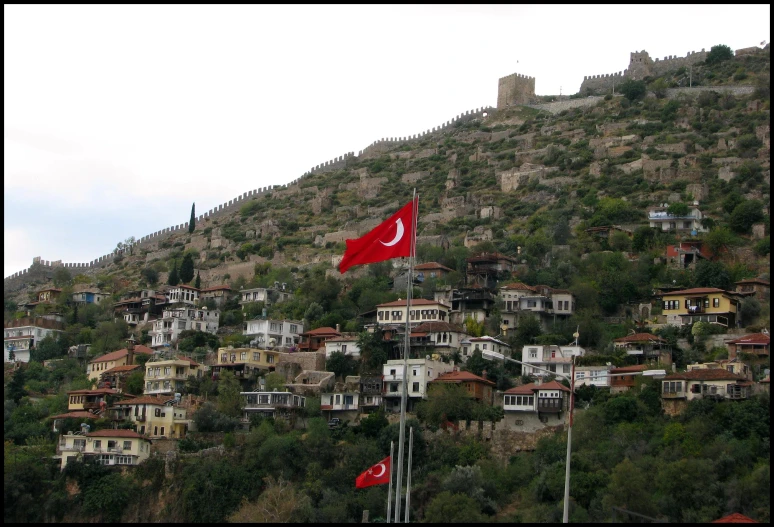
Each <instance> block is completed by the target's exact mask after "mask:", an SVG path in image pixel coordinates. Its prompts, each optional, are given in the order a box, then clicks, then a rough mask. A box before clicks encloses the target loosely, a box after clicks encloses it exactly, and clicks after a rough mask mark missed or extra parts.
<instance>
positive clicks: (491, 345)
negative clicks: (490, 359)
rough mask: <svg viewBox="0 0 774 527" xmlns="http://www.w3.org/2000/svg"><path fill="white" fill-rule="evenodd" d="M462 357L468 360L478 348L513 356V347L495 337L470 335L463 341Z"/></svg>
mask: <svg viewBox="0 0 774 527" xmlns="http://www.w3.org/2000/svg"><path fill="white" fill-rule="evenodd" d="M461 350H462V351H461V354H462V359H463V360H467V359H468V357H470V356H471V355H473V352H474V351H476V350H479V351H481V353H483V352H485V351H486V352H490V353H499V354H500V355H503V356H505V357H510V356H511V347H510V346H509V345H508V344H506V343H505V342H503V341H501V340H497V339H496V338H494V337H489V336H483V337H469V338H466V339H465V340H463V341H462V342H461Z"/></svg>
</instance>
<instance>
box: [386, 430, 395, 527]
mask: <svg viewBox="0 0 774 527" xmlns="http://www.w3.org/2000/svg"><path fill="white" fill-rule="evenodd" d="M394 451H395V441H390V486H389V487H388V489H387V523H390V513H391V512H392V466H393V465H394V464H395V463H394V462H393V459H392V457H393V456H392V453H393V452H394Z"/></svg>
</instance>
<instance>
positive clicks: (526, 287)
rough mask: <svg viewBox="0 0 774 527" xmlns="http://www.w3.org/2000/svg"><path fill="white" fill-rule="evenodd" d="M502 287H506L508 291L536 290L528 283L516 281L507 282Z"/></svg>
mask: <svg viewBox="0 0 774 527" xmlns="http://www.w3.org/2000/svg"><path fill="white" fill-rule="evenodd" d="M500 289H506V290H508V291H532V292H534V291H535V288H534V287H532V286H529V285H527V284H522V283H521V282H516V283H515V284H505V285H504V286H502V287H501V288H500Z"/></svg>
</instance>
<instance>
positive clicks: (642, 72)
mask: <svg viewBox="0 0 774 527" xmlns="http://www.w3.org/2000/svg"><path fill="white" fill-rule="evenodd" d="M652 65H653V59H651V58H650V55H649V54H648V52H647V51H645V50H643V51H633V52H632V53H631V54H630V56H629V69H628V70H627V71H628V73H629V75H628V77H629V78H630V79H632V80H635V81H641V80H642V79H644V78H645V77H649V76H650V75H651V73H652V72H651V66H652Z"/></svg>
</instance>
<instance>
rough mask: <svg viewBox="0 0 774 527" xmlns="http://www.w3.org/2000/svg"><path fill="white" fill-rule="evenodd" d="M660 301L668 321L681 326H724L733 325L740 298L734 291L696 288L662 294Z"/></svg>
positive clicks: (734, 324)
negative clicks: (695, 323)
mask: <svg viewBox="0 0 774 527" xmlns="http://www.w3.org/2000/svg"><path fill="white" fill-rule="evenodd" d="M661 300H662V308H663V312H664V315H666V319H667V324H672V325H673V326H682V325H684V324H693V323H694V322H711V323H713V324H720V325H722V326H726V327H734V326H736V317H737V315H736V314H737V310H738V308H739V301H740V297H739V295H738V294H737V293H734V292H731V291H724V290H722V289H717V288H715V287H697V288H694V289H684V290H682V291H672V292H670V293H664V295H663V296H662V298H661Z"/></svg>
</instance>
